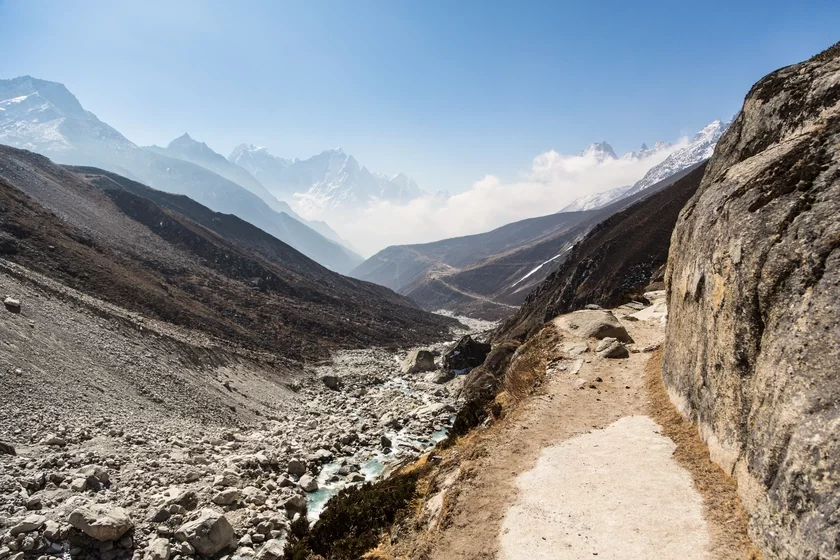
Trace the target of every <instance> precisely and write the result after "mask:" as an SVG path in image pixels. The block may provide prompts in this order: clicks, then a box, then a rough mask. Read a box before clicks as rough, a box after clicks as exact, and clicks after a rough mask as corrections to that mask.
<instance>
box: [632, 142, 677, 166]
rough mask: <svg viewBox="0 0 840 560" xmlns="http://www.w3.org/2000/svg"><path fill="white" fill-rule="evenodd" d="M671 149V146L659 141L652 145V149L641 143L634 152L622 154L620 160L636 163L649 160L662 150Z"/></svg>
mask: <svg viewBox="0 0 840 560" xmlns="http://www.w3.org/2000/svg"><path fill="white" fill-rule="evenodd" d="M670 147H671V144H669V143H667V142H662V141H661V140H660V141H659V142H657V143H656V144H654V145H653V148H648V145H647V144H645V143H644V142H642V145H641V147H639V149H638V150H637V151H635V152H628V153H626V154H624V157H623V158H622V159H625V160H631V161H638V160H642V159H645V158H649V157H650V156H652V155H655V154H657V153H659V152H661V151H663V150H667V149H668V148H670Z"/></svg>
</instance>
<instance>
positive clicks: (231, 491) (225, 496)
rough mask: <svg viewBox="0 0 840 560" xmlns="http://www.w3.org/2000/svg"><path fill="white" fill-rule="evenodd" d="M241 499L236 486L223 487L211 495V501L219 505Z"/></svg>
mask: <svg viewBox="0 0 840 560" xmlns="http://www.w3.org/2000/svg"><path fill="white" fill-rule="evenodd" d="M241 499H242V493H241V492H240V491H239V489H237V488H225V489H224V490H221V491H220V492H218V493H216V495H215V496H213V503H214V504H216V505H219V506H229V505H231V504H233V503H235V502H238V501H240V500H241Z"/></svg>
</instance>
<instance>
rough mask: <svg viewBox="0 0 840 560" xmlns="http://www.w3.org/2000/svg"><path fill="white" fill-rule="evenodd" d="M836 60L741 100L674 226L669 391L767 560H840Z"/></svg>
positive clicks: (782, 77)
mask: <svg viewBox="0 0 840 560" xmlns="http://www.w3.org/2000/svg"><path fill="white" fill-rule="evenodd" d="M838 216H840V44H838V45H835V46H834V47H833V48H831V49H829V50H828V51H826V52H824V53H822V54H820V55H818V56H816V57H814V58H813V59H811V60H809V61H807V62H804V63H801V64H796V65H793V66H789V67H786V68H783V69H781V70H778V71H776V72H774V73H772V74H770V75H768V76H767V77H765V78H763V79H762V80H760V81H759V82H758V83H757V84H756V85H755V86H754V87H753V88H752V90H751V91H750V92H749V94H748V95H747V98H746V100H745V102H744V106H743V109H742V111H741V113H740V114H739V115H738V117H737V118H736V120H735V122H734V123H733V125H732V127H731V128H730V129H729V131H728V132H727V133H726V134H725V135H724V137H723V138H722V139H721V141H720V143H719V144H718V146H717V149H716V151H715V155H714V156H713V158H712V159H711V160H710V162H709V164H708V168H707V170H706V174H705V176H704V178H703V181H702V184H701V185H700V188H699V190H698V192H697V194H696V195H695V196H694V198H693V199H692V200H691V201H690V202H689V204H688V205H687V206H686V207H685V209H684V210H683V211H682V213H681V215H680V218H679V220H678V222H677V226H676V228H675V230H674V234H673V237H672V242H671V251H670V257H669V262H668V270H667V276H666V281H667V284H668V306H669V313H670V315H669V321H668V329H667V343H666V346H665V355H664V367H663V378H664V381H665V384H666V386H667V388H668V390H669V393H670V395H671V398H672V400H673V401H674V402H675V404H677V406H678V408H680V410H681V411H682V412H683V414H685V415H686V416H688V417H689V418H691V419H692V420H694V421H695V422H697V423H698V424H699V427H700V430H701V433H702V435H703V437H704V439H705V440H706V442H707V443H708V444H709V448H710V451H711V456H712V459H713V460H714V461H715V462H717V463H718V464H719V465H720V466H721V467H723V469H724V470H725V471H727V472H729V473H732V474H733V476H734V477H735V479H736V481H737V483H738V489H739V494H740V496H741V498H742V500H743V502H744V505H745V507H746V509H747V511H748V513H749V514H750V517H751V524H752V531H753V534H754V536H755V538H756V540H757V542H758V544H759V545H760V547H761V548H762V549H763V552H764V557H765V558H785V559H794V558H795V559H800V560H803V559H817V558H820V559H827V558H840V537H838V535H840V513H838V512H840V438H838V434H840V409H838V402H840V375H838V363H840V314H838V307H837V302H838V301H840V251H838V247H840V219H838Z"/></svg>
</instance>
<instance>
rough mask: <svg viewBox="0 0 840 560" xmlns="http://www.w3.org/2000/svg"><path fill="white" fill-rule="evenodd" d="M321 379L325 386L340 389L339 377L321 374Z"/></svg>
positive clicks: (334, 389)
mask: <svg viewBox="0 0 840 560" xmlns="http://www.w3.org/2000/svg"><path fill="white" fill-rule="evenodd" d="M321 381H322V382H323V383H324V385H326V386H327V388H329V389H332V390H333V391H338V390H339V389H341V378H340V377H339V376H337V375H322V376H321Z"/></svg>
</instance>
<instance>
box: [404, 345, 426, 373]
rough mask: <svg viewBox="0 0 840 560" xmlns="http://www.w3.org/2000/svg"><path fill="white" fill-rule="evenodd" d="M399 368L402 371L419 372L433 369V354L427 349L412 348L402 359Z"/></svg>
mask: <svg viewBox="0 0 840 560" xmlns="http://www.w3.org/2000/svg"><path fill="white" fill-rule="evenodd" d="M400 369H401V370H402V372H403V373H419V372H421V371H432V370H434V369H435V355H434V354H432V353H431V352H429V351H428V350H412V351H411V352H409V353H408V356H406V358H405V359H404V360H403V362H402V365H401V366H400Z"/></svg>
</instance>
